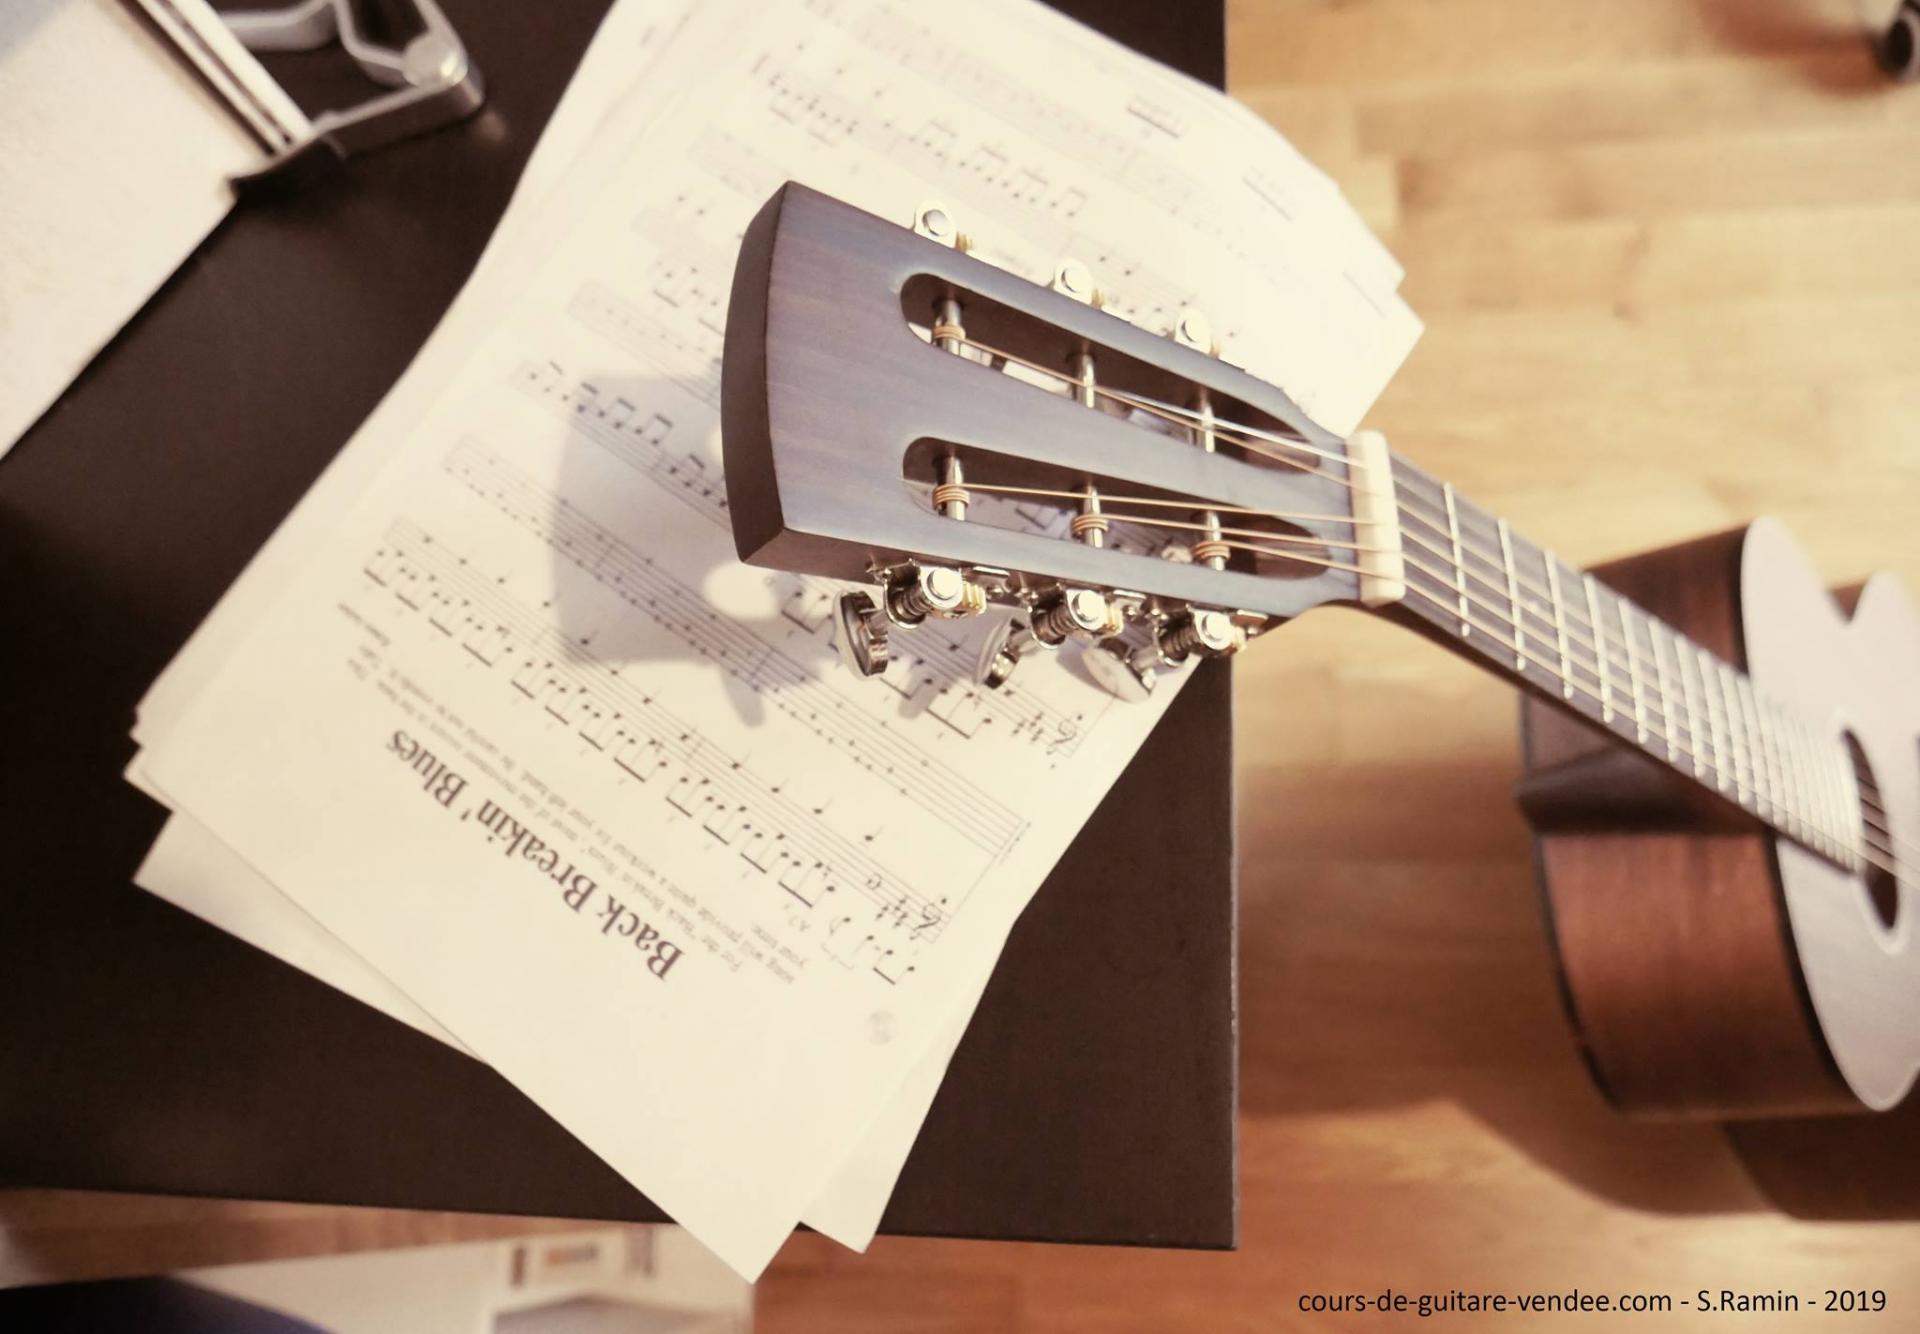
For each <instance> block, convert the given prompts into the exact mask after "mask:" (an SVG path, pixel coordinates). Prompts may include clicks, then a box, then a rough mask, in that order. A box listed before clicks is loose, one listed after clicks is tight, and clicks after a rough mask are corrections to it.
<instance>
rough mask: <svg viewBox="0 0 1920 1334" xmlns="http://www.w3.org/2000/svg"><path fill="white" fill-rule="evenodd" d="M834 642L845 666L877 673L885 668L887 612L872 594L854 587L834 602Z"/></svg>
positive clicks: (856, 670) (874, 674)
mask: <svg viewBox="0 0 1920 1334" xmlns="http://www.w3.org/2000/svg"><path fill="white" fill-rule="evenodd" d="M833 619H834V630H835V631H836V633H835V636H834V643H835V644H836V645H838V646H839V649H840V661H842V662H844V663H845V664H846V665H847V670H848V671H850V672H854V673H856V674H857V675H860V676H878V675H880V674H881V673H882V672H884V671H886V670H887V659H888V648H887V614H886V612H885V611H884V610H882V609H881V607H880V604H879V603H877V602H875V601H874V600H873V597H872V595H871V594H868V593H864V592H861V591H859V590H857V589H856V590H853V591H851V592H846V593H842V594H841V595H840V596H839V598H838V599H837V600H836V601H835V602H834V604H833Z"/></svg>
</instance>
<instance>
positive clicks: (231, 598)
mask: <svg viewBox="0 0 1920 1334" xmlns="http://www.w3.org/2000/svg"><path fill="white" fill-rule="evenodd" d="M690 8H691V5H690V4H689V3H688V2H687V0H623V3H621V4H619V5H617V6H615V8H614V9H613V10H612V11H611V12H610V13H609V15H608V18H607V20H606V22H605V23H603V24H602V26H601V28H600V30H599V31H598V32H597V33H596V34H595V36H594V40H593V42H592V44H591V45H590V47H589V49H588V51H587V53H586V55H585V57H584V58H583V60H582V62H581V66H580V69H579V70H578V71H577V72H576V74H575V76H574V79H573V81H572V82H571V83H570V84H569V86H568V89H567V93H566V96H565V97H564V98H563V99H562V101H561V104H560V105H559V107H557V108H556V110H555V112H554V115H553V117H552V119H551V120H550V121H549V123H548V127H547V129H546V131H545V133H544V134H543V135H542V137H541V140H540V143H539V145H538V147H537V149H536V151H535V152H534V154H533V156H532V157H531V158H530V160H529V162H528V165H527V169H526V171H525V172H524V173H523V175H522V178H521V181H520V183H519V185H518V187H517V188H516V191H515V197H514V202H513V204H512V206H511V207H510V208H509V209H508V211H507V213H506V215H505V217H504V218H503V220H502V223H501V226H500V229H499V230H498V232H497V233H496V234H495V237H494V238H493V241H492V243H491V244H490V245H489V246H488V249H487V252H486V254H485V256H484V257H483V259H482V260H481V262H480V263H479V264H478V265H477V266H476V269H475V275H474V278H473V279H472V281H471V282H470V283H469V285H468V286H467V287H466V288H465V289H463V291H462V293H461V295H460V298H459V301H458V302H457V303H456V305H455V306H454V308H453V309H452V310H450V311H449V313H448V315H447V317H446V318H445V319H444V320H443V321H442V323H441V325H440V326H439V328H438V329H436V331H435V333H434V335H433V338H432V339H431V340H430V342H429V343H428V345H427V346H426V347H425V348H424V349H423V350H422V352H421V354H420V355H419V357H417V358H416V359H415V361H414V362H413V363H412V365H410V366H409V367H408V369H407V372H406V374H405V376H403V378H402V379H401V381H400V382H399V383H398V384H396V386H395V387H394V389H393V391H392V392H391V393H390V394H389V395H388V396H387V398H386V399H385V400H383V401H382V403H381V405H380V407H379V409H378V410H377V411H376V412H375V413H374V414H373V415H372V416H371V417H369V419H368V421H367V422H366V424H365V425H364V426H363V427H362V429H361V430H360V431H359V432H358V433H357V434H356V436H355V438H354V440H353V441H352V442H351V443H350V444H349V445H348V447H347V448H346V449H344V450H342V452H341V454H340V456H339V457H338V458H337V459H336V460H335V462H334V464H333V465H331V466H330V467H329V469H328V470H327V472H326V474H325V475H324V476H323V477H322V479H321V480H320V481H319V482H317V483H316V484H315V486H314V487H313V488H312V489H310V490H309V492H308V494H307V495H306V496H305V497H304V498H303V499H302V501H301V504H300V505H299V507H297V508H296V510H295V511H294V513H293V514H291V515H290V516H289V517H288V519H287V520H286V521H285V522H284V523H283V524H282V525H281V528H280V529H279V531H277V532H276V533H275V535H274V537H273V539H272V540H271V541H270V542H269V543H268V544H267V545H266V546H265V547H264V548H263V549H262V550H261V551H260V552H259V553H258V554H257V555H256V556H255V558H254V560H253V562H251V563H250V564H249V566H248V568H247V570H246V571H245V573H244V574H243V575H242V577H241V578H240V579H239V580H237V581H236V582H235V584H234V585H233V586H232V588H230V589H229V590H228V592H227V594H226V595H225V596H224V597H223V598H222V599H221V602H220V604H219V605H218V607H216V609H215V611H214V613H213V614H212V615H210V616H209V617H208V618H207V619H206V620H205V621H203V622H202V623H201V625H200V626H199V627H198V629H197V630H196V631H195V634H194V636H193V638H192V639H191V640H190V642H189V644H188V645H187V647H186V648H185V649H183V651H182V652H181V653H180V654H179V655H178V656H177V657H176V658H175V659H174V661H173V662H172V663H170V664H169V666H168V668H167V670H166V672H165V673H164V674H163V675H162V677H161V678H160V679H159V680H158V681H157V682H156V683H155V685H154V687H153V688H152V689H151V690H150V691H149V693H148V696H147V698H146V699H145V700H144V701H143V703H142V707H141V710H140V717H139V722H138V723H137V724H136V727H135V735H136V737H141V736H144V735H151V734H153V733H155V732H158V731H161V730H164V724H165V722H166V721H167V720H168V719H170V718H172V717H174V716H177V713H178V710H179V708H180V707H181V706H182V705H183V704H184V702H185V701H186V700H188V699H190V698H191V697H192V695H193V694H194V693H196V692H197V691H198V690H199V688H200V687H201V686H203V685H204V684H205V680H206V677H207V676H208V675H209V674H210V673H211V672H212V670H213V669H214V668H215V667H216V666H217V665H218V663H219V661H220V660H221V658H222V657H223V655H224V653H225V652H226V651H227V650H228V649H229V648H230V647H231V646H232V645H233V644H234V643H235V642H237V639H238V637H239V636H240V635H241V634H242V633H243V632H244V629H245V626H246V625H247V623H248V618H249V617H250V616H251V615H252V614H254V613H256V612H257V611H258V610H259V609H260V608H261V607H263V606H264V605H265V604H266V600H267V597H268V595H269V593H270V591H271V589H272V587H273V586H274V585H275V584H277V582H278V581H280V580H282V579H284V577H285V576H286V574H287V572H288V571H289V570H290V569H291V568H293V567H294V565H295V563H296V562H297V560H298V559H299V558H300V557H301V556H302V555H303V554H304V552H305V549H306V543H307V542H309V541H310V540H311V539H312V537H313V535H314V534H315V533H317V532H319V531H321V530H322V529H323V528H324V527H325V526H326V525H328V524H330V523H331V522H333V521H334V520H335V519H337V517H338V515H339V512H340V510H341V508H342V507H343V506H345V505H347V504H350V503H351V499H352V497H353V495H354V494H356V493H357V492H358V490H359V489H360V488H361V487H362V486H364V485H365V484H366V482H367V480H368V479H369V477H370V476H371V475H372V474H373V473H374V472H377V470H378V467H379V465H380V463H381V462H382V461H383V458H384V455H383V447H384V446H383V442H385V441H390V440H393V439H396V438H397V436H398V433H400V432H401V431H403V430H404V429H405V427H406V426H407V425H409V424H411V422H412V421H413V420H414V419H416V418H417V417H418V416H419V415H420V413H421V412H422V411H424V409H425V407H426V406H427V405H428V404H429V403H430V402H431V398H432V395H433V392H434V391H435V390H436V389H437V388H438V387H439V386H440V385H441V384H442V383H444V381H445V379H446V378H447V377H448V376H449V375H451V374H452V372H453V371H454V370H455V369H456V368H457V366H458V363H459V361H460V360H461V359H462V358H463V357H464V356H465V355H466V353H467V352H468V351H469V350H470V349H471V346H472V341H473V339H474V338H475V337H476V336H477V334H476V332H475V331H478V330H484V329H485V328H487V327H489V325H490V324H491V323H492V322H493V319H494V317H495V315H496V314H497V312H498V310H499V308H500V307H501V306H502V305H504V304H505V302H506V301H507V300H508V298H509V296H510V294H511V293H512V292H514V291H517V290H518V288H519V287H520V285H521V284H522V283H523V282H524V280H525V276H526V275H525V267H526V265H527V264H528V263H529V262H531V261H530V260H529V259H528V258H527V257H528V256H529V255H537V254H538V253H539V252H540V250H541V249H542V248H543V247H544V245H547V244H551V239H552V236H553V235H554V234H557V233H558V232H561V231H564V229H565V226H566V224H567V222H568V220H569V217H570V213H569V212H568V211H567V210H566V209H562V210H559V211H554V210H549V211H547V212H546V213H545V214H542V213H541V212H540V211H539V209H538V207H537V204H536V203H535V202H534V201H537V200H539V199H540V198H542V197H543V196H544V195H545V194H546V193H547V191H548V190H549V188H550V187H551V186H552V184H553V182H554V181H555V180H556V179H557V178H558V177H559V176H560V175H561V174H562V172H563V170H564V164H565V163H567V162H570V161H573V160H574V159H575V158H576V157H577V156H578V155H579V154H580V153H581V152H582V151H584V150H585V149H587V148H588V146H589V136H590V135H591V134H592V132H593V130H594V129H595V128H596V127H597V126H598V124H599V123H600V121H601V120H602V119H603V118H604V117H605V116H606V115H607V114H608V112H609V110H610V109H611V107H612V106H613V105H614V104H615V103H616V102H618V101H621V100H622V99H624V100H626V101H627V102H628V103H630V104H643V103H648V104H654V105H657V104H658V103H659V102H660V101H662V100H666V99H670V98H671V96H672V95H674V94H675V93H676V92H680V91H684V87H683V86H676V85H672V84H670V83H665V82H655V81H653V80H651V79H650V78H649V75H650V73H651V69H652V66H653V65H654V64H655V63H656V62H657V61H659V60H660V59H662V58H663V57H664V54H665V52H666V51H667V50H668V48H669V46H670V43H671V41H672V38H673V37H674V35H675V34H676V33H677V32H678V30H679V29H680V27H681V25H682V24H683V23H684V22H685V19H686V16H687V12H688V10H689V9H690ZM640 115H641V113H639V112H638V111H637V110H636V109H634V107H632V106H630V109H629V113H628V119H629V121H630V122H635V121H637V120H638V118H639V116H640ZM609 148H613V149H617V148H618V145H617V144H609V145H603V146H602V147H601V149H600V151H601V152H602V153H603V154H604V153H606V152H607V151H608V149H609ZM586 170H587V171H589V172H591V171H593V170H595V168H593V167H592V166H589V167H587V168H586ZM142 724H144V726H142ZM130 776H132V777H133V778H134V779H135V781H136V782H139V781H140V774H139V770H138V766H137V765H136V766H135V767H134V768H133V769H132V770H131V771H130ZM143 785H144V784H143ZM151 795H154V796H155V797H156V798H159V799H161V800H163V801H164V797H162V796H161V794H160V793H158V792H157V791H153V792H151ZM134 882H135V883H136V884H138V885H139V886H141V887H142V888H144V889H147V890H150V891H152V892H153V893H155V894H157V895H159V896H160V897H162V898H165V899H167V900H168V901H170V902H172V903H173V904H174V905H175V906H177V907H180V908H183V909H185V910H186V911H188V912H191V913H193V914H195V915H196V916H199V917H202V918H204V919H205V920H207V921H209V922H211V923H213V924H214V925H216V926H219V927H221V928H222V929H223V930H226V931H228V932H230V933H231V934H233V935H235V936H238V937H239V938H240V939H242V940H245V941H247V942H248V943H249V944H251V945H253V946H255V947H256V948H258V949H261V950H265V951H266V952H267V953H270V954H273V955H275V956H276V957H278V958H280V959H281V960H282V961H283V962H286V963H289V964H291V965H293V966H294V967H296V968H300V969H301V970H303V971H304V972H307V973H308V974H310V975H312V976H313V977H315V978H317V979H319V980H320V981H323V982H325V983H327V984H328V985H330V986H333V987H335V988H336V989H338V990H340V991H342V992H344V993H345V994H347V995H349V996H352V997H353V998H355V999H356V1000H359V1001H360V1002H362V1003H363V1004H367V1005H371V1006H373V1007H374V1008H375V1009H378V1010H381V1011H382V1012H384V1013H386V1014H387V1015H389V1016H390V1017H392V1018H395V1019H397V1020H399V1021H400V1022H402V1023H405V1024H408V1025H410V1026H412V1027H414V1028H417V1029H419V1030H420V1031H421V1032H423V1033H426V1034H428V1035H429V1036H431V1037H434V1038H437V1039H439V1040H440V1041H443V1042H446V1043H447V1044H448V1045H450V1046H453V1047H456V1048H460V1043H459V1042H458V1041H457V1040H456V1039H455V1038H454V1037H453V1035H452V1034H450V1033H448V1032H447V1031H446V1030H445V1029H444V1028H442V1027H441V1026H440V1025H439V1024H437V1023H436V1022H435V1021H434V1020H433V1018H432V1016H431V1015H428V1014H427V1013H426V1011H424V1010H422V1009H421V1008H420V1007H419V1006H418V1005H416V1004H414V1003H413V1002H412V1001H411V1000H409V999H408V998H407V996H406V995H405V994H404V993H403V992H401V991H400V990H399V989H398V988H396V987H395V986H394V985H393V984H392V983H391V982H389V981H387V979H385V978H384V977H382V976H380V974H379V973H377V972H376V971H375V970H374V969H373V968H372V967H371V966H369V965H368V964H367V963H366V962H365V961H364V960H363V959H361V958H360V957H359V956H358V955H356V954H354V953H353V951H352V950H350V949H348V948H347V947H346V946H345V945H344V944H343V943H342V942H341V941H340V940H339V939H338V938H336V937H334V936H333V935H331V934H329V933H328V932H327V931H326V930H325V928H323V927H322V926H320V924H319V923H318V922H316V921H314V919H313V918H312V917H311V916H309V915H308V914H307V913H306V912H305V911H304V910H302V909H301V908H300V907H299V905H297V904H296V903H294V902H293V901H292V900H290V899H288V898H287V897H286V896H285V895H283V894H281V893H280V892H279V891H278V890H277V889H275V888H274V887H273V886H272V885H271V884H270V883H269V882H268V881H267V880H266V879H265V878H264V877H262V876H260V875H258V874H256V873H255V872H254V871H253V870H252V869H251V868H249V867H248V866H247V864H246V863H245V862H244V861H242V860H241V859H240V858H239V857H238V856H237V855H236V854H235V853H234V852H233V851H232V850H231V849H229V848H227V847H226V846H225V845H224V844H222V843H221V842H220V841H219V840H218V839H217V838H215V837H214V836H213V835H212V833H211V832H209V831H208V830H207V829H205V828H204V827H203V826H201V825H200V824H198V823H197V822H195V821H194V820H193V819H192V818H191V817H189V816H184V815H178V814H176V815H174V816H173V817H172V818H170V819H169V820H168V822H167V824H166V827H165V828H164V829H163V830H162V832H161V835H160V837H159V839H158V840H156V842H155V844H154V847H153V848H152V850H151V851H150V852H149V853H148V856H147V857H146V859H145V860H144V861H143V862H142V864H141V866H140V868H139V869H138V870H137V871H136V872H135V874H134ZM984 981H985V979H984V977H983V978H982V982H983V983H984ZM964 1008H965V1010H966V1012H967V1013H971V1009H972V1007H971V1005H968V1006H966V1007H964ZM965 1018H966V1014H957V1015H956V1016H955V1017H954V1019H953V1021H952V1023H951V1026H950V1030H949V1031H948V1032H947V1033H945V1034H943V1035H942V1037H941V1038H940V1039H939V1040H938V1041H937V1042H936V1043H935V1044H934V1045H933V1046H932V1048H930V1050H929V1052H928V1054H927V1055H926V1056H925V1057H923V1058H922V1060H921V1062H920V1064H919V1066H918V1067H916V1070H915V1073H914V1075H913V1076H912V1077H910V1078H909V1079H907V1080H906V1081H905V1082H904V1083H903V1084H902V1086H901V1089H900V1091H899V1093H898V1094H896V1095H895V1097H894V1098H893V1099H892V1100H891V1101H890V1102H889V1103H888V1105H887V1107H886V1108H885V1109H884V1110H883V1112H882V1113H881V1115H880V1116H879V1117H878V1118H877V1119H876V1122H875V1126H874V1130H873V1133H872V1134H871V1135H870V1136H868V1137H867V1138H866V1139H864V1140H863V1141H862V1142H861V1145H860V1146H859V1147H858V1148H857V1149H856V1151H855V1152H854V1153H853V1154H851V1155H850V1156H849V1159H848V1161H847V1163H846V1164H845V1165H844V1166H843V1168H842V1170H841V1172H840V1174H838V1175H837V1176H836V1177H835V1178H834V1180H833V1181H831V1182H829V1184H828V1186H827V1188H826V1189H825V1191H824V1192H823V1193H822V1195H821V1197H820V1198H819V1199H817V1200H816V1201H815V1202H814V1203H813V1204H812V1205H810V1206H809V1208H808V1210H807V1213H806V1214H805V1215H804V1216H803V1221H805V1222H806V1223H807V1224H808V1225H809V1226H811V1227H813V1228H815V1229H816V1230H817V1231H820V1232H823V1233H825V1234H826V1235H828V1236H830V1237H832V1238H834V1239H835V1240H837V1241H839V1242H841V1243H842V1244H844V1245H847V1246H850V1247H853V1248H855V1249H864V1248H865V1247H866V1246H867V1245H868V1244H869V1243H870V1242H871V1241H872V1239H873V1235H874V1231H875V1229H876V1228H877V1227H878V1224H879V1219H880V1215H881V1213H882V1211H883V1210H884V1209H885V1207H886V1203H887V1199H888V1197H889V1195H890V1194H891V1192H892V1185H893V1182H894V1180H895V1179H896V1178H897V1177H898V1175H899V1173H900V1169H901V1168H902V1166H903V1165H904V1164H905V1161H906V1156H907V1152H908V1150H909V1149H911V1147H912V1144H913V1140H914V1137H915V1136H916V1135H917V1133H918V1131H919V1126H920V1123H921V1122H922V1121H923V1120H924V1119H925V1117H926V1112H927V1108H928V1106H929V1105H930V1104H931V1102H932V1098H933V1095H934V1093H935V1092H936V1091H937V1090H938V1088H939V1083H940V1079H941V1076H942V1074H943V1073H944V1072H945V1069H946V1064H947V1060H948V1058H949V1057H950V1056H951V1054H952V1051H953V1049H954V1047H955V1046H956V1045H957V1044H958V1042H959V1039H960V1036H961V1034H962V1033H963V1032H964V1027H965ZM460 1049H461V1050H464V1048H460Z"/></svg>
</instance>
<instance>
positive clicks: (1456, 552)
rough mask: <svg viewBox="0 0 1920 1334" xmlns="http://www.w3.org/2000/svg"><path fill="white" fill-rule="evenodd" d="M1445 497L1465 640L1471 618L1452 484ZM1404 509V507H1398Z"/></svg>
mask: <svg viewBox="0 0 1920 1334" xmlns="http://www.w3.org/2000/svg"><path fill="white" fill-rule="evenodd" d="M1446 497H1447V534H1448V536H1449V537H1451V538H1452V540H1453V569H1454V576H1453V577H1454V590H1455V591H1456V592H1457V593H1458V594H1459V595H1460V637H1461V638H1462V639H1465V638H1466V637H1467V635H1468V633H1469V631H1470V629H1471V627H1472V624H1473V621H1472V618H1471V617H1469V616H1468V615H1467V579H1466V570H1465V569H1464V568H1463V567H1462V566H1461V563H1460V515H1459V514H1458V513H1457V512H1456V511H1455V509H1454V501H1453V484H1452V483H1451V482H1449V483H1447V484H1446ZM1400 508H1402V509H1404V508H1405V507H1404V506H1402V507H1400Z"/></svg>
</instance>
